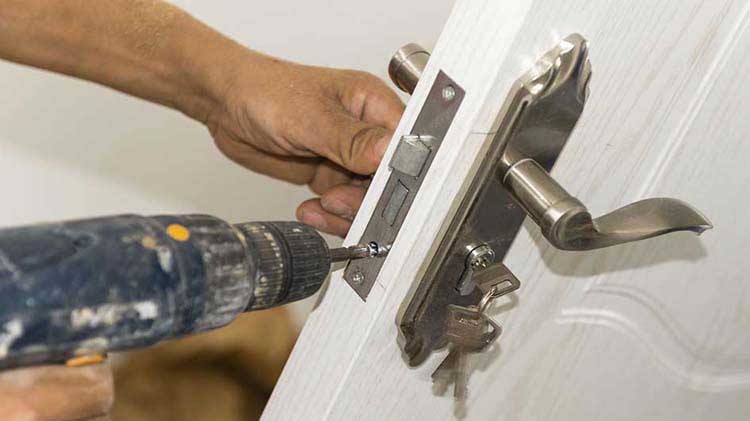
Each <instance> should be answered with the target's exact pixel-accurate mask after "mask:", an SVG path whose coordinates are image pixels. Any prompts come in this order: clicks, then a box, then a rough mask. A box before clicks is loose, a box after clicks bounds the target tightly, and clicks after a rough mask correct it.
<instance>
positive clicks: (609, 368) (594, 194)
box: [265, 0, 750, 420]
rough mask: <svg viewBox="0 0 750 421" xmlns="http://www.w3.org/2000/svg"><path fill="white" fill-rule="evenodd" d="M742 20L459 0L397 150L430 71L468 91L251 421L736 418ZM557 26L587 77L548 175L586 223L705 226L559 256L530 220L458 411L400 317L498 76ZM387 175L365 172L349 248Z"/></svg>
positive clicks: (741, 13) (748, 398) (748, 65)
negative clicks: (365, 276)
mask: <svg viewBox="0 0 750 421" xmlns="http://www.w3.org/2000/svg"><path fill="white" fill-rule="evenodd" d="M749 10H750V4H748V2H746V1H729V0H711V1H708V0H706V1H697V0H670V1H666V0H663V1H658V2H657V1H652V0H644V1H591V0H574V1H571V0H565V1H563V0H556V1H552V0H544V1H541V0H540V1H531V0H528V1H527V0H507V1H499V0H490V1H479V0H463V1H459V2H457V4H456V6H455V8H454V10H453V13H452V15H451V17H450V19H449V21H448V23H447V24H446V27H445V28H444V31H443V34H442V36H441V38H440V41H439V42H438V44H437V46H436V48H435V50H434V51H433V55H432V58H431V60H430V62H429V65H428V67H427V69H426V71H425V72H424V74H423V76H422V78H421V80H420V83H419V85H418V86H417V89H416V91H415V92H414V95H413V96H412V98H411V100H410V102H409V104H408V107H407V110H406V113H405V115H404V117H403V119H402V121H401V125H400V127H399V129H398V131H397V133H396V136H395V138H396V139H397V138H399V137H400V136H401V135H403V134H407V133H409V132H410V129H411V127H412V125H413V124H414V121H415V118H416V117H417V115H418V114H419V112H420V110H421V107H422V105H423V104H424V102H425V98H426V96H427V92H428V90H429V88H430V86H431V84H432V82H433V81H434V80H435V78H436V76H437V74H438V71H443V72H445V73H446V74H447V75H449V76H450V77H451V78H452V79H453V80H454V81H456V82H457V83H458V84H459V85H460V86H461V87H462V88H463V90H464V91H465V93H466V94H465V97H464V99H463V102H462V103H461V107H460V109H459V111H458V113H457V114H456V117H455V119H454V120H453V123H452V125H451V128H450V130H449V131H448V134H447V135H446V137H445V140H444V143H443V145H442V146H441V148H440V150H439V152H438V153H437V155H436V157H435V160H434V162H433V163H432V166H431V167H430V169H429V172H428V173H427V175H426V178H425V182H424V184H423V187H422V188H421V189H420V191H419V194H418V195H417V197H416V199H415V202H414V204H413V205H412V207H411V210H410V211H409V214H408V216H407V217H406V221H405V223H404V225H403V226H402V228H401V230H400V232H399V234H398V237H397V239H396V241H395V243H394V245H393V249H392V251H391V254H390V255H389V256H388V258H387V260H386V261H385V263H384V266H383V268H382V270H381V272H380V274H379V276H378V278H377V282H376V284H375V286H374V288H373V290H372V291H371V292H370V295H369V296H368V298H367V301H366V302H363V301H362V300H361V299H360V298H359V297H358V296H357V294H355V293H354V291H353V290H352V289H351V288H350V287H349V285H348V284H346V283H345V282H344V281H343V280H342V272H341V271H339V272H337V273H335V274H334V275H333V276H332V280H331V283H330V286H329V287H328V290H327V291H326V293H325V295H324V297H323V298H322V300H321V303H320V304H319V306H318V307H317V308H316V309H315V310H314V311H313V313H312V315H311V317H310V319H309V321H308V323H307V325H306V327H305V329H304V331H303V332H302V335H301V337H300V339H299V342H298V344H297V347H296V348H295V350H294V353H293V355H292V358H291V360H290V362H289V363H288V365H287V367H286V369H285V371H284V374H283V376H282V379H281V381H280V383H279V385H278V387H277V389H276V391H275V392H274V394H273V397H272V399H271V402H270V403H269V406H268V408H267V410H266V413H265V418H266V419H269V420H271V419H274V420H275V419H346V420H350V419H357V420H363V419H451V418H466V419H489V420H500V419H509V420H510V419H521V420H536V419H539V420H558V419H565V420H646V419H655V420H656V419H659V420H661V419H674V420H705V419H716V420H741V419H750V281H748V280H747V273H748V272H749V270H748V269H750V213H749V212H748V210H747V209H746V206H748V205H749V204H750V197H749V196H748V195H750V174H749V173H748V171H747V168H748V167H750V165H748V163H747V161H746V159H748V157H750V141H748V139H750V111H748V110H750V86H748V85H749V84H750V55H749V54H748V52H749V51H750V31H748V30H747V29H748V25H749V22H750V21H749V20H748V16H749V13H750V12H749ZM418 23H419V19H418V17H415V24H418ZM570 33H579V34H581V35H583V36H584V37H585V38H586V39H587V40H588V42H589V52H590V54H589V58H590V61H591V64H592V68H593V76H592V79H591V82H590V85H589V86H590V93H589V96H588V101H587V103H586V106H585V109H584V111H583V114H582V116H581V118H580V120H579V122H578V125H577V126H576V128H575V130H574V132H573V134H572V136H571V137H570V139H569V140H568V142H567V145H566V147H565V149H564V150H563V152H562V154H561V155H560V157H559V159H558V161H557V164H556V165H555V167H554V169H553V171H552V176H553V177H554V178H555V179H556V180H557V181H558V182H560V184H562V185H563V186H565V187H566V188H567V189H568V191H570V192H571V193H573V194H574V195H575V196H577V197H578V198H579V199H580V200H581V201H582V202H583V203H585V204H586V205H588V207H589V209H591V210H592V213H594V214H595V215H601V214H603V213H605V212H609V211H611V210H613V209H615V208H619V207H621V206H624V205H627V204H629V203H632V202H635V201H637V200H639V199H642V198H646V197H657V196H670V197H676V198H679V199H682V200H684V201H686V202H689V203H691V204H692V205H694V206H695V207H696V208H698V209H700V210H701V211H702V212H703V213H705V214H706V216H707V217H708V218H709V219H710V220H711V222H712V223H713V225H714V229H713V230H710V231H707V232H706V233H705V234H704V235H703V236H701V237H697V236H695V235H693V234H692V233H686V232H680V233H673V234H669V235H666V236H662V237H658V238H654V239H650V240H645V241H640V242H636V243H631V244H627V245H620V246H615V247H611V248H606V249H601V250H596V251H588V252H565V251H560V250H557V249H556V248H554V247H552V246H551V245H550V244H549V243H548V242H547V240H546V239H545V238H544V237H543V236H542V235H541V233H540V231H539V229H538V228H537V227H536V225H535V224H534V223H533V222H531V221H530V220H529V219H527V220H526V221H525V223H524V227H523V228H522V229H521V231H520V232H519V235H518V237H517V238H516V240H515V242H514V243H513V245H512V247H511V249H510V251H509V253H508V255H507V256H506V257H505V260H504V262H505V264H506V265H507V266H508V267H509V268H510V269H511V270H512V271H513V272H514V273H515V274H516V276H517V277H518V278H519V279H520V280H521V282H522V287H521V289H520V290H518V291H517V292H516V293H515V295H514V296H510V297H504V298H503V300H505V301H504V302H502V303H499V304H498V305H496V306H494V307H493V308H492V309H491V310H490V312H491V313H492V315H493V317H494V319H495V320H496V321H498V322H499V323H500V324H501V325H502V326H503V329H504V332H503V334H502V336H501V337H500V339H499V342H498V346H496V347H494V348H493V349H492V350H491V351H490V352H487V353H485V354H482V355H480V356H478V357H475V358H474V365H475V366H476V369H475V370H474V371H473V373H472V374H471V379H470V382H469V396H468V398H467V399H466V401H464V402H456V401H455V400H454V399H453V398H452V396H451V395H450V393H448V394H446V395H436V394H435V393H434V392H433V387H432V382H431V378H430V375H431V373H432V371H433V370H434V369H435V367H436V366H437V365H438V364H439V363H440V361H441V359H442V358H443V357H444V356H445V353H446V352H445V351H442V352H437V353H435V354H433V355H432V357H431V358H430V359H429V360H427V361H426V362H425V363H424V364H422V365H421V366H419V367H417V368H409V367H408V366H407V364H406V363H405V362H404V357H403V356H402V352H401V350H400V348H399V345H398V343H397V337H398V324H397V318H398V316H399V310H402V309H403V305H404V304H403V303H404V299H405V297H406V296H407V295H408V293H409V292H410V291H411V290H412V289H413V288H414V283H415V282H417V281H418V280H419V279H420V278H421V274H422V273H423V272H424V270H425V266H426V264H427V263H428V262H429V260H430V257H431V255H432V253H434V251H435V247H436V244H437V243H438V242H439V240H440V238H441V235H442V234H443V233H444V231H445V228H446V225H447V223H448V222H449V221H450V218H451V216H452V215H454V214H455V212H456V207H457V206H458V203H459V202H460V199H461V197H462V196H461V195H462V194H463V192H464V191H465V187H466V183H467V180H470V179H471V177H472V176H473V174H474V172H475V171H476V166H477V163H478V162H479V160H480V158H481V157H482V154H483V152H484V149H483V147H484V146H486V142H487V141H488V139H489V138H490V137H491V136H488V133H491V131H492V129H493V127H492V122H493V121H494V120H495V118H496V117H497V115H498V113H499V112H500V108H501V105H502V104H503V101H504V100H505V96H506V94H507V93H508V92H509V90H510V88H511V85H512V83H513V82H514V81H515V80H516V79H517V78H518V77H519V76H520V75H521V74H523V73H524V72H525V71H526V70H528V68H529V66H530V65H531V63H533V62H534V60H535V59H536V58H537V57H539V56H540V55H541V54H543V53H544V52H545V51H547V50H549V49H550V48H551V47H553V46H554V45H556V44H557V43H558V42H559V41H560V39H561V38H562V37H564V36H566V35H568V34H570ZM374 36H377V35H374ZM408 41H410V40H404V42H408ZM395 144H396V142H395V141H394V142H393V144H392V146H391V148H390V150H389V155H388V156H387V157H386V160H385V161H386V162H387V161H388V159H389V156H390V154H393V152H394V149H395ZM389 172H390V170H389V169H388V167H387V165H385V164H383V165H382V166H381V168H380V170H379V171H378V173H377V174H376V176H375V178H374V181H373V185H372V187H371V189H370V192H369V193H368V196H367V198H366V200H365V203H364V204H363V207H362V209H361V210H360V212H359V215H358V216H357V219H356V221H355V224H354V227H353V229H352V232H351V233H350V235H349V237H348V239H347V241H348V243H354V242H356V241H358V240H359V238H360V236H361V235H362V232H363V230H364V228H365V227H366V225H367V222H368V220H369V219H370V216H371V214H372V213H373V209H374V208H375V205H376V203H377V201H378V198H379V196H380V194H381V192H382V189H383V186H384V185H385V183H386V180H387V179H388V175H389ZM449 392H450V391H449Z"/></svg>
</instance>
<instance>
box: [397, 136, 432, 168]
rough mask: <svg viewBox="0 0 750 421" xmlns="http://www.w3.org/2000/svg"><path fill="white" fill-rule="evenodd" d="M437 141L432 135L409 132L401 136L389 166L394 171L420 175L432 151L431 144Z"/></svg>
mask: <svg viewBox="0 0 750 421" xmlns="http://www.w3.org/2000/svg"><path fill="white" fill-rule="evenodd" d="M434 142H435V138H434V137H432V136H423V135H418V134H409V135H405V136H402V137H401V140H400V141H399V142H398V146H397V147H396V151H395V152H394V153H393V158H391V162H390V164H389V167H390V168H391V169H392V170H394V171H399V172H401V173H403V174H406V175H410V176H412V177H419V176H420V175H421V174H422V169H424V164H425V163H426V162H427V159H428V158H429V157H430V154H431V153H432V148H431V145H432V144H433V143H434Z"/></svg>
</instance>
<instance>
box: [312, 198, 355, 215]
mask: <svg viewBox="0 0 750 421" xmlns="http://www.w3.org/2000/svg"><path fill="white" fill-rule="evenodd" d="M320 206H322V207H323V209H325V210H327V211H328V212H331V213H333V214H336V215H338V216H340V217H342V218H346V219H353V218H354V214H355V212H354V209H352V208H351V206H349V205H347V204H346V203H344V202H342V201H340V200H335V199H333V200H332V199H328V198H325V197H324V198H323V199H321V200H320Z"/></svg>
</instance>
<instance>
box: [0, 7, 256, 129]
mask: <svg viewBox="0 0 750 421" xmlns="http://www.w3.org/2000/svg"><path fill="white" fill-rule="evenodd" d="M248 55H252V53H250V52H249V50H247V49H245V48H243V47H241V46H240V45H238V44H237V43H235V42H233V41H232V40H230V39H228V38H226V37H224V36H222V35H221V34H219V33H218V32H216V31H214V30H212V29H211V28H209V27H208V26H206V25H204V24H202V23H201V22H199V21H197V20H196V19H194V18H192V17H191V16H189V15H188V14H186V13H184V12H182V11H181V10H179V9H178V8H176V7H173V6H171V5H169V4H167V3H165V2H162V1H158V0H0V58H4V59H7V60H11V61H15V62H18V63H23V64H27V65H30V66H34V67H40V68H44V69H48V70H51V71H54V72H59V73H64V74H68V75H71V76H75V77H78V78H82V79H87V80H91V81H94V82H97V83H100V84H103V85H107V86H110V87H112V88H114V89H117V90H120V91H123V92H126V93H129V94H131V95H135V96H138V97H141V98H144V99H147V100H150V101H154V102H157V103H160V104H163V105H166V106H169V107H172V108H175V109H178V110H180V111H182V112H184V113H185V114H188V115H189V116H191V117H193V118H196V119H198V120H201V121H205V118H206V117H207V113H210V112H211V111H210V110H211V109H212V108H213V107H214V106H215V105H216V104H218V103H219V102H220V101H221V96H222V95H224V93H225V92H226V90H227V89H229V86H228V85H230V84H231V80H232V77H231V75H229V74H227V73H228V72H231V71H232V69H233V68H234V67H235V66H234V65H233V64H232V63H235V62H239V61H240V60H243V61H246V60H247V56H248Z"/></svg>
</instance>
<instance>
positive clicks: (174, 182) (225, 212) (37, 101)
mask: <svg viewBox="0 0 750 421" xmlns="http://www.w3.org/2000/svg"><path fill="white" fill-rule="evenodd" d="M174 3H176V4H178V5H180V6H182V7H184V8H185V9H187V10H188V11H190V12H191V13H193V14H194V15H195V16H197V17H198V18H200V19H202V20H204V21H206V22H207V23H209V24H210V25H212V26H214V27H215V28H217V29H219V30H220V31H222V32H224V33H226V34H227V35H230V36H232V37H234V38H235V39H237V40H239V41H240V42H242V43H243V44H245V45H247V46H249V47H251V48H254V49H257V50H260V51H264V52H266V53H269V54H273V55H277V56H280V57H283V58H285V59H289V60H294V61H298V62H304V63H308V64H316V65H323V66H332V67H348V68H356V69H362V70H368V71H370V72H373V73H375V74H377V75H379V76H381V77H382V78H387V74H386V68H387V64H388V59H389V58H390V55H391V54H392V53H393V51H394V50H395V49H396V48H398V47H399V46H400V45H402V44H405V43H407V42H412V41H415V42H419V43H421V44H423V45H424V46H426V47H432V45H434V42H435V40H436V39H437V36H438V35H439V33H440V31H441V29H442V26H443V23H444V21H445V19H446V18H447V16H448V13H449V11H450V7H451V5H452V3H453V1H452V0H408V1H404V0H401V1H397V0H379V1H373V0H369V1H362V0H330V1H314V0H308V1H303V0H270V1H268V0H262V1H261V0H256V1H239V0H213V1H206V0H179V1H174ZM209 47H210V46H207V48H209ZM0 191H1V192H2V196H0V197H1V199H0V226H8V225H13V224H20V223H28V222H35V221H44V220H55V219H62V218H77V217H86V216H92V215H102V214H111V213H123V212H139V213H145V214H153V213H156V212H199V213H209V214H213V215H216V216H219V217H223V218H226V219H228V220H230V221H235V222H239V221H242V220H261V219H292V218H294V210H295V208H296V206H297V204H298V203H299V202H301V201H303V200H305V199H307V198H309V197H311V193H309V192H308V191H307V188H306V187H295V186H291V185H288V184H284V183H281V182H276V181H273V182H269V179H267V178H266V177H263V176H260V175H256V174H253V173H250V172H249V171H246V170H244V169H243V168H240V167H238V166H236V165H235V164H233V163H231V162H230V161H228V160H226V159H225V158H224V157H223V156H221V155H220V153H219V152H218V150H217V149H216V148H215V147H214V145H213V142H212V140H211V139H210V137H209V136H208V133H207V132H206V130H205V129H204V128H203V127H202V126H200V125H199V124H197V123H195V122H193V121H191V120H189V119H187V118H186V117H183V116H182V115H181V114H179V113H177V112H174V111H171V110H168V109H165V108H162V107H159V106H155V105H152V104H149V103H146V102H143V101H140V100H137V99H133V98H129V97H127V96H125V95H122V94H119V93H117V92H114V91H111V90H108V89H105V88H102V87H99V86H97V85H93V84H90V83H86V82H81V81H77V80H73V79H70V78H67V77H62V76H57V75H52V74H49V73H46V72H42V71H38V70H33V69H29V68H26V67H22V66H17V65H14V64H10V63H5V62H0Z"/></svg>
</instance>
